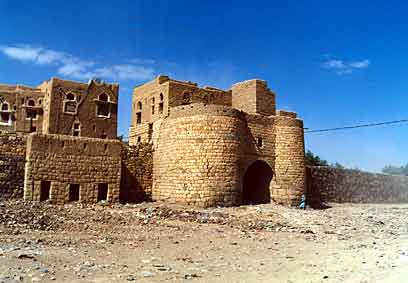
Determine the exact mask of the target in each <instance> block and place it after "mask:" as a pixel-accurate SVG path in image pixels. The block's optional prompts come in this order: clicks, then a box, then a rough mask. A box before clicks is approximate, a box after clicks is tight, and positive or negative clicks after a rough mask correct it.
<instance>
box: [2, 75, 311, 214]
mask: <svg viewBox="0 0 408 283" xmlns="http://www.w3.org/2000/svg"><path fill="white" fill-rule="evenodd" d="M118 91H119V86H118V85H117V84H109V83H105V82H101V81H98V80H91V81H89V83H87V84H84V83H78V82H73V81H67V80H62V79H58V78H52V79H50V80H48V81H45V82H43V83H42V84H40V85H39V86H38V87H35V88H33V87H26V86H5V85H1V86H0V106H1V108H0V109H1V121H0V130H1V131H2V133H0V135H2V139H1V140H0V141H1V143H0V159H1V160H0V161H1V162H0V164H3V165H4V168H7V172H6V173H4V174H3V175H4V176H3V175H0V184H4V185H3V187H0V194H1V196H11V197H21V195H23V192H24V198H25V199H26V200H30V201H46V200H47V201H50V202H52V203H57V204H62V203H66V202H71V201H81V202H88V203H94V202H98V201H101V200H103V201H107V202H118V201H120V202H138V201H143V200H162V201H169V202H177V203H182V204H191V205H197V206H203V207H207V206H215V205H222V206H232V205H240V204H252V203H253V204H256V203H267V202H271V201H272V200H273V201H275V202H277V203H281V204H286V205H297V204H298V203H299V201H300V199H301V195H302V194H304V192H305V183H306V181H305V164H304V138H303V122H302V120H299V119H298V118H297V115H296V113H294V112H288V111H283V110H276V103H275V94H274V93H273V92H272V91H271V90H270V89H269V88H268V86H267V83H266V82H265V81H262V80H248V81H244V82H240V83H237V84H234V85H233V86H232V87H231V89H229V90H221V89H217V88H213V87H203V88H202V87H199V86H198V85H197V84H195V83H191V82H183V81H177V80H173V79H171V78H169V77H167V76H159V77H157V78H156V79H154V80H153V81H151V82H148V83H146V84H143V85H141V86H138V87H136V88H135V89H134V94H133V97H132V124H131V126H130V130H129V134H130V135H129V144H125V143H123V142H121V141H119V140H118V139H117V132H116V131H117V105H118ZM11 143H14V144H15V145H16V146H17V147H16V150H10V144H11ZM13 168H16V169H15V170H14V169H13ZM13 179H16V180H18V181H17V182H16V184H13V181H12V180H13ZM22 188H24V190H23V192H22ZM1 196H0V198H1Z"/></svg>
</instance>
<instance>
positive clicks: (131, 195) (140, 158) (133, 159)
mask: <svg viewBox="0 0 408 283" xmlns="http://www.w3.org/2000/svg"><path fill="white" fill-rule="evenodd" d="M152 175H153V148H152V145H151V144H148V143H141V144H138V145H136V146H127V145H124V146H123V149H122V177H121V183H120V196H119V199H120V202H121V203H134V202H142V201H146V200H147V201H149V200H151V197H152V182H153V177H152Z"/></svg>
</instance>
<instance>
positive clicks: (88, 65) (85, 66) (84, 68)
mask: <svg viewBox="0 0 408 283" xmlns="http://www.w3.org/2000/svg"><path fill="white" fill-rule="evenodd" d="M0 52H1V53H3V54H4V55H6V56H7V57H9V58H11V59H14V60H18V61H22V62H30V63H33V64H37V65H54V66H56V67H57V73H58V74H59V75H62V76H66V77H70V78H74V79H80V80H86V79H91V78H104V79H111V80H116V81H125V80H134V81H142V80H147V79H151V78H152V77H153V76H154V73H155V70H154V68H153V67H151V66H147V67H146V66H145V65H151V64H154V63H155V61H154V60H151V59H132V60H130V62H131V64H118V65H113V66H103V65H101V64H98V63H97V62H93V61H88V60H83V59H81V58H78V57H75V56H73V55H71V54H68V53H65V52H60V51H56V50H51V49H46V48H42V47H33V46H31V45H16V46H1V45H0Z"/></svg>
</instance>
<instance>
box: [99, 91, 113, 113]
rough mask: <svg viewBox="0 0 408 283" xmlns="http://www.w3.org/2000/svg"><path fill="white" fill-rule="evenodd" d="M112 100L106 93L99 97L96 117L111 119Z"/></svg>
mask: <svg viewBox="0 0 408 283" xmlns="http://www.w3.org/2000/svg"><path fill="white" fill-rule="evenodd" d="M109 101H110V98H109V95H107V94H106V93H101V94H100V95H99V96H98V102H97V105H96V116H97V117H102V118H110V116H111V111H110V104H109Z"/></svg>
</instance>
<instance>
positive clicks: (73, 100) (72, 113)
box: [62, 91, 78, 115]
mask: <svg viewBox="0 0 408 283" xmlns="http://www.w3.org/2000/svg"><path fill="white" fill-rule="evenodd" d="M68 95H73V96H74V99H68ZM77 99H78V95H77V94H75V93H74V92H71V91H70V92H67V93H66V94H64V100H63V102H62V107H63V108H62V112H63V113H64V114H68V115H77V113H78V100H77ZM68 103H75V111H67V105H68Z"/></svg>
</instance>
